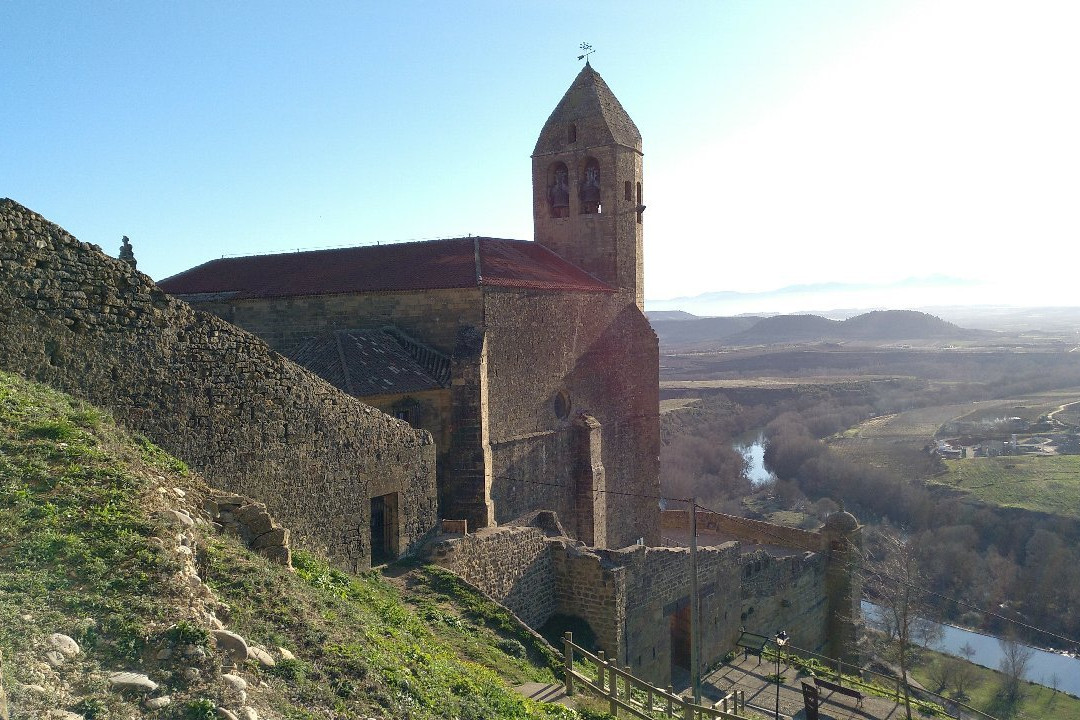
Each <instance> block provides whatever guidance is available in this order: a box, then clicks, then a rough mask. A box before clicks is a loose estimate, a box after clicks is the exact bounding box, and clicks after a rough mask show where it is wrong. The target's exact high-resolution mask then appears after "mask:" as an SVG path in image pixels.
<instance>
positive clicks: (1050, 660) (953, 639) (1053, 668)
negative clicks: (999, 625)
mask: <svg viewBox="0 0 1080 720" xmlns="http://www.w3.org/2000/svg"><path fill="white" fill-rule="evenodd" d="M877 609H878V608H877V606H876V605H874V604H873V603H869V602H866V601H865V600H864V601H863V603H862V611H863V615H864V616H865V617H866V618H867V621H868V622H870V623H871V624H873V622H874V617H875V613H876V611H877ZM935 624H937V623H935ZM938 627H940V628H941V629H942V636H941V640H940V641H938V642H937V643H935V644H933V645H930V646H929V647H930V649H931V650H937V651H938V652H943V653H948V654H949V655H955V656H956V657H964V654H963V653H962V652H960V648H962V647H963V646H964V645H965V644H967V645H970V646H971V648H972V649H973V650H974V651H975V655H974V656H973V657H972V658H971V661H972V662H973V663H976V664H978V665H982V666H983V667H988V668H992V669H994V670H997V669H998V666H999V665H1000V664H1001V646H1000V645H999V644H998V639H997V638H996V637H994V636H993V635H983V634H982V633H977V632H972V631H971V630H965V629H963V628H958V627H955V626H953V625H938ZM1024 647H1028V649H1030V650H1031V660H1030V661H1029V662H1028V666H1027V673H1026V677H1027V679H1028V680H1030V681H1032V682H1035V683H1038V684H1040V685H1045V686H1046V687H1054V685H1055V682H1054V678H1055V676H1056V677H1057V683H1056V685H1057V689H1058V690H1062V691H1064V692H1067V693H1069V694H1071V695H1077V696H1080V660H1078V659H1077V658H1074V657H1069V656H1067V655H1061V654H1060V653H1055V652H1050V651H1049V650H1041V649H1039V648H1035V647H1029V646H1026V645H1025V646H1024Z"/></svg>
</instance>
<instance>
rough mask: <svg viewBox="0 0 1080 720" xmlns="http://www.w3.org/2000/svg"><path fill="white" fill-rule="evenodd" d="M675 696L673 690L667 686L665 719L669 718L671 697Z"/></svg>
mask: <svg viewBox="0 0 1080 720" xmlns="http://www.w3.org/2000/svg"><path fill="white" fill-rule="evenodd" d="M674 694H675V688H673V687H672V686H671V685H668V686H667V712H666V713H664V714H665V715H666V716H667V717H671V696H672V695H674Z"/></svg>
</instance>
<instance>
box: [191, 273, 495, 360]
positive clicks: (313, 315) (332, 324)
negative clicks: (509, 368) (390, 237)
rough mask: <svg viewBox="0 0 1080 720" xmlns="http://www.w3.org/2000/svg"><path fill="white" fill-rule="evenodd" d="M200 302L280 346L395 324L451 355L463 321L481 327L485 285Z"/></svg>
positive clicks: (201, 306) (270, 342) (464, 323)
mask: <svg viewBox="0 0 1080 720" xmlns="http://www.w3.org/2000/svg"><path fill="white" fill-rule="evenodd" d="M197 307H200V308H202V309H205V310H208V311H209V312H212V313H214V314H215V315H218V316H219V317H222V318H224V319H225V320H228V321H229V322H231V323H233V324H234V325H236V326H237V327H242V328H244V329H245V330H248V331H250V332H253V333H255V334H256V335H258V336H259V337H261V338H262V339H264V340H266V342H267V343H269V344H270V346H271V347H273V348H274V349H275V350H279V351H285V350H288V349H289V348H291V347H292V346H293V345H295V344H296V343H298V342H299V341H300V340H303V339H304V338H307V337H311V336H313V335H318V334H320V333H324V332H327V331H329V330H356V329H363V328H378V327H383V326H385V325H394V326H396V327H398V328H401V330H403V331H404V332H405V333H407V334H409V335H412V336H413V337H416V338H419V339H423V341H424V343H425V344H427V345H430V346H431V347H432V348H434V349H435V350H438V351H439V352H442V353H444V354H446V355H450V354H451V353H453V351H454V347H455V345H456V344H457V341H458V338H457V330H458V327H460V326H471V327H480V326H481V325H482V307H483V304H482V303H481V302H480V289H479V288H455V289H446V290H421V291H411V292H409V291H401V292H386V293H363V294H343V295H311V296H303V297H288V298H252V299H245V300H233V301H230V302H216V303H201V304H198V305H197Z"/></svg>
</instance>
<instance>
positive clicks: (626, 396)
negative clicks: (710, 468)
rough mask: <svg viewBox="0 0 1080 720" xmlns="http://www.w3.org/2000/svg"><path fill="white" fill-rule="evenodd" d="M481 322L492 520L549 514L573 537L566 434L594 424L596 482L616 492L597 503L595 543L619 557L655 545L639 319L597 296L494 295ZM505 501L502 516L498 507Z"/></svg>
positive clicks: (649, 338) (654, 359)
mask: <svg viewBox="0 0 1080 720" xmlns="http://www.w3.org/2000/svg"><path fill="white" fill-rule="evenodd" d="M484 312H485V319H486V323H487V328H488V332H487V340H488V345H487V347H488V356H487V383H488V398H489V400H488V405H487V411H488V417H487V419H486V427H487V428H488V432H489V442H490V446H491V453H492V457H493V461H494V470H493V480H492V497H493V498H494V499H495V511H496V520H497V521H499V522H502V521H504V520H506V519H509V518H512V517H514V516H515V515H516V514H517V513H518V511H519V508H521V507H548V508H551V509H555V510H557V511H558V512H559V515H560V517H561V518H563V520H564V522H567V523H569V524H568V525H567V529H568V530H571V532H574V528H573V527H572V525H573V523H572V522H571V521H572V518H574V517H575V515H576V512H575V507H574V503H575V497H574V492H575V488H574V474H573V471H574V467H575V464H576V459H575V458H573V457H570V454H571V453H572V452H573V451H574V443H573V435H572V433H571V432H570V430H571V428H572V426H573V423H574V422H575V421H576V420H577V418H579V417H580V416H581V414H582V413H585V414H588V415H589V416H591V417H592V418H595V420H596V421H598V422H599V424H600V428H599V436H598V439H599V442H600V445H601V448H602V450H601V457H602V464H603V467H604V471H605V482H606V484H607V487H608V488H610V489H611V490H614V491H617V492H611V493H602V494H601V495H600V497H599V498H598V499H599V500H600V501H601V503H602V505H601V507H599V508H597V510H598V511H600V512H601V513H602V514H603V515H605V516H606V517H605V518H604V522H600V523H599V526H601V527H604V528H605V530H606V537H604V538H594V539H593V543H592V544H594V545H596V546H601V547H613V548H617V547H625V546H627V545H630V544H632V543H633V542H634V541H635V540H637V539H638V538H641V537H644V538H645V542H646V543H649V544H658V543H659V540H660V534H659V508H658V506H657V502H656V499H655V498H656V497H657V496H658V495H659V494H660V485H659V471H660V469H659V462H658V457H659V454H660V431H659V419H658V418H659V415H658V413H659V365H658V362H659V360H658V350H657V340H656V335H655V334H654V333H653V331H652V328H651V326H649V324H648V321H647V320H646V319H645V317H644V315H642V314H641V312H640V311H639V310H638V309H637V307H636V306H634V305H633V304H626V302H625V299H620V298H619V297H617V296H614V295H610V294H605V293H584V292H578V293H573V292H558V293H545V292H538V291H537V292H511V291H494V290H489V291H488V292H487V293H486V294H485V296H484ZM560 396H562V397H563V398H565V400H566V406H567V407H566V410H567V412H566V413H565V414H564V416H563V417H560V416H559V415H558V413H557V403H556V399H557V398H559V397H560ZM541 483H546V484H541ZM553 491H557V492H558V493H559V498H558V500H555V499H554V498H553V497H552V494H553ZM511 497H513V498H514V500H512V501H510V502H509V503H505V504H506V507H508V508H510V509H509V510H504V508H503V507H501V506H500V502H505V500H507V499H509V498H511Z"/></svg>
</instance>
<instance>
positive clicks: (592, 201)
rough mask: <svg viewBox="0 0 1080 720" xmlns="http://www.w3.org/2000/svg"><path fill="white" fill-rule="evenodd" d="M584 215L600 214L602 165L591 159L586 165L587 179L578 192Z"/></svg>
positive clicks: (583, 181) (582, 182)
mask: <svg viewBox="0 0 1080 720" xmlns="http://www.w3.org/2000/svg"><path fill="white" fill-rule="evenodd" d="M578 196H579V199H580V200H581V214H582V215H599V214H600V163H598V162H597V161H596V160H595V159H594V158H589V159H588V161H586V163H585V179H584V180H582V181H581V187H580V188H579V190H578Z"/></svg>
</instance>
